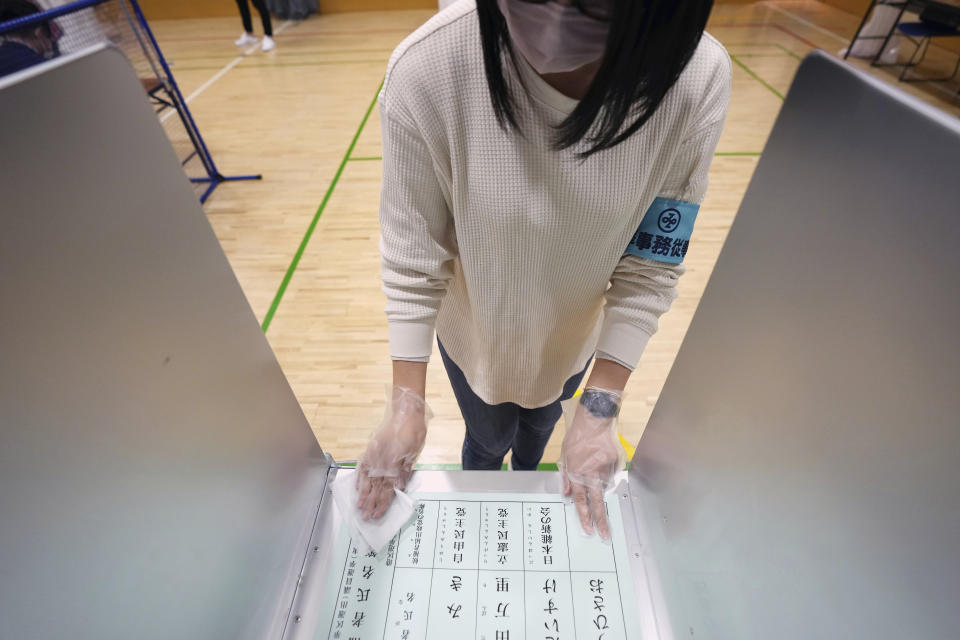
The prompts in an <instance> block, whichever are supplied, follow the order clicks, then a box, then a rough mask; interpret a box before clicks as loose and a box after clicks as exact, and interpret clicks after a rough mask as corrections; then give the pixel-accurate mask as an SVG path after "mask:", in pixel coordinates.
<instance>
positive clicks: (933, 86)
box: [763, 2, 956, 98]
mask: <svg viewBox="0 0 960 640" xmlns="http://www.w3.org/2000/svg"><path fill="white" fill-rule="evenodd" d="M763 5H764V6H765V7H766V8H768V9H773V10H774V11H776V12H778V13H782V14H783V15H785V16H787V17H788V18H790V19H791V20H795V21H797V22H799V23H800V24H802V25H805V26H807V27H810V28H811V29H813V30H814V31H818V32H819V33H822V34H823V35H825V36H830V37H831V38H833V39H834V40H839V41H840V42H843V43H845V44H849V42H850V39H849V38H844V37H843V36H839V35H837V34H835V33H834V32H832V31H830V30H829V29H824V28H823V27H821V26H820V25H818V24H814V23H812V22H810V21H809V20H805V19H803V18H801V17H800V16H798V15H796V14H795V13H793V12H790V11H787V10H786V9H784V8H782V7H778V6H777V5H775V4H773V3H771V2H764V3H763ZM841 57H842V56H841ZM924 84H925V85H926V86H928V87H930V88H931V89H936V90H937V91H939V92H940V93H942V94H944V95H948V96H950V97H951V98H955V97H956V91H954V90H953V89H948V88H946V87H945V86H943V85H942V84H939V83H936V82H925V83H924Z"/></svg>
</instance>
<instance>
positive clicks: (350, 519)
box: [330, 469, 415, 553]
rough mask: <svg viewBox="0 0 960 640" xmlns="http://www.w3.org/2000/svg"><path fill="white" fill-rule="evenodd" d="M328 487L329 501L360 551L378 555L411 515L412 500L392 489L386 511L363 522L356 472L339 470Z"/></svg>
mask: <svg viewBox="0 0 960 640" xmlns="http://www.w3.org/2000/svg"><path fill="white" fill-rule="evenodd" d="M330 488H331V490H332V491H333V501H334V502H336V503H337V508H338V509H339V510H340V516H341V517H342V518H343V519H344V520H345V521H346V523H347V525H349V527H350V533H351V534H353V537H354V540H358V541H359V542H360V543H361V545H360V546H361V547H362V546H364V545H366V547H367V549H363V551H367V550H371V549H372V550H373V551H376V552H377V553H379V552H380V551H381V550H382V549H383V548H384V547H385V546H387V543H388V542H390V538H392V537H393V536H395V535H397V532H398V531H400V528H401V527H403V525H405V524H407V522H409V521H410V517H411V516H412V515H413V509H414V506H415V504H414V500H413V498H411V497H410V496H408V495H407V494H405V493H404V492H403V491H400V490H399V489H394V490H393V491H394V493H395V494H396V495H395V497H394V499H393V502H391V503H390V506H389V507H388V508H387V512H386V513H384V514H383V515H382V516H380V517H379V518H377V519H376V520H364V519H363V517H362V515H361V513H360V510H359V509H357V500H358V499H359V493H358V492H357V476H356V472H353V473H350V472H347V471H345V470H343V469H341V470H340V471H339V472H338V473H337V479H336V480H334V481H333V485H331V487H330Z"/></svg>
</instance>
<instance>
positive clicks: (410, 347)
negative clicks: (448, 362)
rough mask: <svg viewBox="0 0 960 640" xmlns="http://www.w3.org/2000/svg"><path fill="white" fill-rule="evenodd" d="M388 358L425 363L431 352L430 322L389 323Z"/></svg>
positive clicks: (431, 324) (431, 326)
mask: <svg viewBox="0 0 960 640" xmlns="http://www.w3.org/2000/svg"><path fill="white" fill-rule="evenodd" d="M389 330H390V357H391V358H392V359H394V360H413V361H415V362H427V361H428V360H429V359H430V354H431V352H432V351H433V323H432V322H390V323H389Z"/></svg>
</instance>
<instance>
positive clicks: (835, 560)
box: [630, 52, 960, 640]
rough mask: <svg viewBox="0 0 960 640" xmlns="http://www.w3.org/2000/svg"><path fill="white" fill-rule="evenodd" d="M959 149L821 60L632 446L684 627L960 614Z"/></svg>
mask: <svg viewBox="0 0 960 640" xmlns="http://www.w3.org/2000/svg"><path fill="white" fill-rule="evenodd" d="M891 149H896V150H897V154H896V156H893V155H891V153H890V150H891ZM958 170H960V122H958V121H957V120H956V119H955V118H952V117H949V116H947V115H946V114H945V113H942V112H940V111H937V110H935V109H933V108H931V107H928V106H927V105H924V104H922V103H920V102H919V101H917V100H915V99H913V98H911V97H909V96H907V95H905V94H903V93H902V92H900V91H899V90H897V89H895V88H891V87H889V86H887V85H885V84H883V83H881V82H880V81H879V80H876V79H873V78H871V77H869V76H867V75H866V74H863V73H860V72H858V71H855V70H854V69H853V68H851V67H849V66H847V65H845V64H843V63H841V62H839V61H837V60H835V59H834V58H831V57H829V56H827V55H826V54H823V53H820V52H814V53H813V54H811V55H810V56H808V57H807V58H806V59H805V60H804V62H803V63H802V65H801V66H800V69H799V71H798V72H797V75H796V78H795V80H794V83H793V86H792V87H791V89H790V92H789V94H788V96H787V99H786V102H785V103H784V106H783V109H782V111H781V113H780V115H779V117H778V119H777V122H776V125H775V127H774V129H773V132H772V133H771V135H770V138H769V141H768V143H767V145H766V148H765V149H764V151H763V155H762V156H761V160H760V163H759V164H758V166H757V169H756V172H755V173H754V175H753V178H752V180H751V182H750V186H749V188H748V190H747V193H746V195H745V196H744V199H743V203H742V204H741V207H740V210H739V212H738V213H737V218H736V220H735V221H734V224H733V226H732V228H731V230H730V234H729V236H728V238H727V241H726V243H725V245H724V248H723V251H722V252H721V255H720V257H719V259H718V261H717V265H716V267H715V269H714V272H713V274H712V276H711V278H710V281H709V283H708V284H707V288H706V291H705V292H704V295H703V298H702V300H701V301H700V304H699V306H698V308H697V312H696V315H695V316H694V318H693V321H692V323H691V326H690V328H689V330H688V332H687V334H686V336H685V338H684V342H683V345H682V347H681V349H680V352H679V354H678V356H677V359H676V361H675V363H674V365H673V368H672V369H671V372H670V375H669V377H668V379H667V381H666V384H665V386H664V388H663V392H662V393H661V395H660V398H659V400H658V402H657V405H656V407H655V409H654V411H653V414H652V416H651V419H650V422H649V424H648V425H647V427H646V430H645V432H644V434H643V437H642V438H641V440H640V444H639V446H638V448H637V451H636V454H635V457H634V459H633V461H632V463H631V466H630V468H631V471H630V474H631V494H632V495H633V497H634V498H635V499H636V502H635V504H636V505H637V508H638V511H639V514H640V516H641V517H640V519H639V522H640V524H641V526H642V527H644V528H645V529H646V534H645V541H646V545H647V546H646V550H645V554H646V556H647V558H648V562H649V564H650V566H652V567H655V573H656V574H657V576H658V578H657V580H658V584H659V585H660V589H662V598H663V600H662V603H663V607H664V609H665V611H664V613H665V614H668V615H662V616H661V618H660V620H661V622H667V621H669V623H670V625H671V633H672V636H668V637H690V638H724V639H726V638H730V639H738V640H753V639H766V638H777V639H778V640H791V639H794V638H796V639H800V638H870V639H872V640H878V639H881V638H889V639H899V638H925V639H946V638H956V637H957V636H958V634H960V608H958V607H957V602H958V600H957V594H958V591H957V586H956V584H957V583H956V580H957V576H960V549H958V541H960V394H958V393H957V392H958V390H960V348H958V345H960V341H958V338H957V327H960V251H958V250H957V248H958V247H960V215H958V213H960V180H958Z"/></svg>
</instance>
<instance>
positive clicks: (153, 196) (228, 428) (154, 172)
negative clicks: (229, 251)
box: [0, 48, 328, 640]
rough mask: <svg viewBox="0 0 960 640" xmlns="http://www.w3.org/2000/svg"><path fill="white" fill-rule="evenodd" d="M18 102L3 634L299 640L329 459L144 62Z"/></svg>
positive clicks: (1, 452) (8, 152) (0, 525)
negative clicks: (211, 220) (305, 573)
mask: <svg viewBox="0 0 960 640" xmlns="http://www.w3.org/2000/svg"><path fill="white" fill-rule="evenodd" d="M65 95H67V96H70V100H64V99H62V98H63V96H65ZM0 112H3V113H16V114H21V118H22V120H21V123H22V124H21V126H15V127H14V126H11V127H0V148H3V149H4V150H5V152H4V153H3V154H0V180H2V181H3V189H2V193H3V195H2V199H3V206H2V216H0V225H2V231H0V300H2V306H3V310H4V311H3V313H2V314H0V342H2V349H0V351H2V357H0V638H4V639H6V638H31V639H36V640H39V639H44V638H51V639H52V638H63V637H67V636H69V637H72V638H91V639H93V638H99V639H104V638H164V639H168V638H251V639H253V638H257V639H260V638H265V637H279V636H280V634H281V632H282V630H283V627H284V625H285V623H286V617H287V614H288V612H289V608H290V602H291V601H292V598H293V589H294V587H295V586H296V578H297V575H298V572H299V570H300V568H301V566H302V564H303V561H304V554H305V551H306V542H307V538H308V537H309V535H310V532H311V529H312V527H313V524H314V520H315V518H316V513H317V508H318V506H319V500H320V495H321V492H322V488H323V484H324V481H325V478H326V470H327V466H328V462H327V460H326V458H325V455H324V454H323V452H322V451H321V449H320V447H319V446H318V445H317V443H316V440H315V438H314V437H313V434H312V432H311V430H310V427H309V425H308V424H307V421H306V419H305V418H304V416H303V414H302V412H301V410H300V406H299V404H298V403H297V400H296V398H295V397H294V395H293V393H292V391H291V390H290V388H289V386H288V385H287V383H286V380H285V379H284V376H283V373H282V372H281V370H280V367H279V365H278V364H277V361H276V359H275V358H274V355H273V353H272V351H271V350H270V347H269V345H268V344H267V341H266V338H265V337H264V335H263V332H262V331H261V330H260V326H259V324H258V323H257V321H256V318H255V317H254V314H253V312H252V310H251V309H250V307H249V305H248V304H247V301H246V299H245V298H244V295H243V292H242V291H241V289H240V286H239V284H238V282H237V280H236V278H235V276H234V274H233V271H232V270H231V268H230V265H229V263H228V262H227V259H226V257H225V256H224V254H223V251H222V250H221V248H220V245H219V244H218V242H217V239H216V237H215V236H214V233H213V231H212V229H211V228H210V225H209V224H208V223H207V220H206V217H205V216H204V214H203V211H202V210H201V209H200V205H199V203H198V202H197V198H196V196H195V195H194V193H193V190H192V188H191V186H190V183H189V182H188V181H187V179H186V177H185V176H184V174H183V171H182V170H181V168H180V162H179V160H178V159H177V157H176V154H175V153H174V151H173V149H172V148H171V146H170V142H169V141H168V140H167V139H166V137H165V136H164V132H163V129H162V128H161V126H160V124H159V123H158V121H157V117H156V115H155V114H154V112H153V110H152V109H151V108H150V106H149V105H148V103H147V98H146V96H145V95H144V92H143V89H142V88H141V85H140V82H139V81H138V79H137V77H136V75H135V73H134V71H133V69H132V68H131V66H130V63H129V62H128V61H127V60H126V59H125V58H124V56H123V55H122V54H121V53H120V52H119V51H118V50H116V49H112V48H99V49H96V50H94V52H93V53H90V54H76V55H74V56H67V57H64V58H62V59H58V60H56V61H54V62H52V63H50V64H49V65H43V66H42V67H36V68H34V69H31V70H29V71H26V72H24V73H23V75H21V76H10V77H7V78H4V79H3V80H0ZM52 176H56V177H57V178H56V179H53V178H52Z"/></svg>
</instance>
